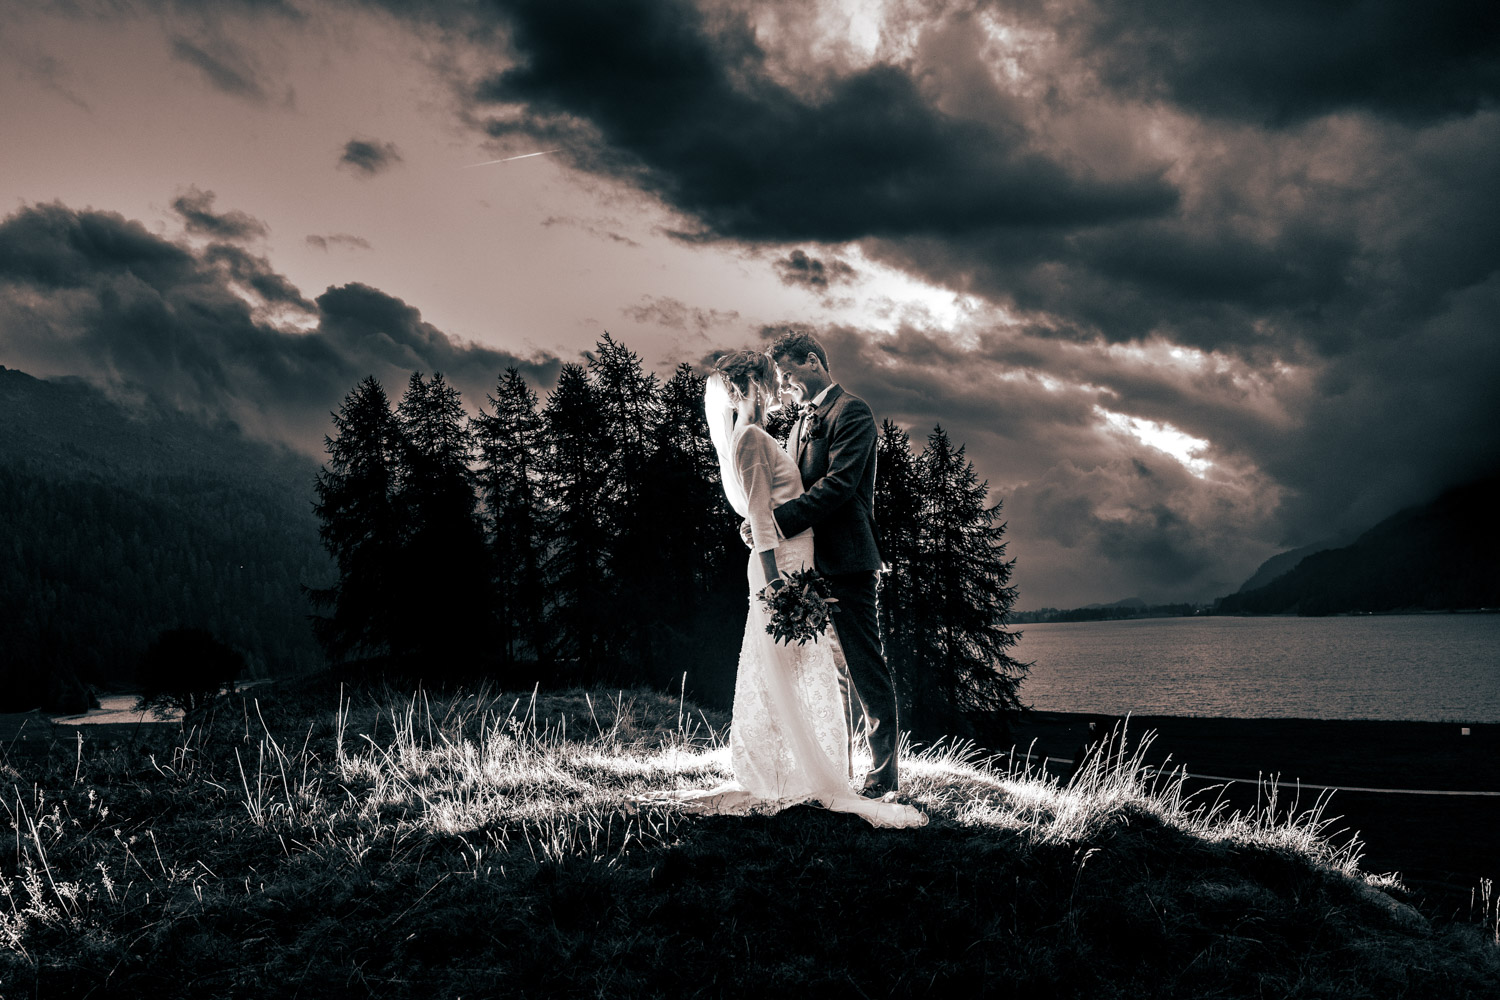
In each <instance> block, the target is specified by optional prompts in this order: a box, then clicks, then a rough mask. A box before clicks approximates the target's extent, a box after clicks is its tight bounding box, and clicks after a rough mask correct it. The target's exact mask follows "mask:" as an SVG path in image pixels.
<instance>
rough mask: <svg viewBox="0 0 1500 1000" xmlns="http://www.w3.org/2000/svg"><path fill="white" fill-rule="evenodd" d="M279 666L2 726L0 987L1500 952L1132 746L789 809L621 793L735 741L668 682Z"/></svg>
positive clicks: (1223, 965) (1262, 961) (711, 984)
mask: <svg viewBox="0 0 1500 1000" xmlns="http://www.w3.org/2000/svg"><path fill="white" fill-rule="evenodd" d="M271 688H272V689H270V690H268V689H265V688H262V689H258V690H257V691H256V692H253V694H254V695H255V697H244V698H237V699H236V700H235V701H233V702H232V703H230V704H226V705H225V706H223V707H222V708H221V709H220V711H219V713H218V715H217V716H216V718H215V719H214V720H213V722H212V724H211V725H209V726H207V727H204V728H200V729H197V730H195V731H192V732H190V733H188V734H186V735H183V734H178V733H177V732H176V731H175V730H172V729H171V728H166V729H165V731H157V732H155V733H153V734H152V735H150V736H148V737H146V738H145V739H143V740H140V741H138V742H135V743H129V742H127V743H124V744H122V745H118V746H110V745H108V742H107V740H106V739H105V738H103V737H102V736H93V734H90V735H89V737H86V738H85V739H83V740H82V741H79V740H78V739H76V738H70V739H69V740H54V741H37V742H31V741H28V742H26V743H20V742H12V743H11V744H10V746H9V749H8V750H7V752H6V756H5V758H4V759H3V760H0V779H3V784H4V785H7V786H9V787H7V788H5V789H4V791H5V795H4V799H5V800H7V801H6V804H5V805H4V807H3V813H4V815H5V819H6V821H7V822H8V825H9V827H10V829H8V830H6V831H5V834H6V836H5V842H13V844H14V847H13V848H10V849H7V850H6V851H5V853H4V868H3V874H4V877H5V886H6V889H7V892H6V895H7V899H6V900H5V901H3V902H0V995H5V996H10V995H16V996H23V995H24V996H32V995H37V996H55V997H64V996H83V995H93V996H108V995H121V996H139V995H151V996H154V997H158V998H161V1000H167V998H171V997H186V996H292V995H303V996H309V997H329V996H360V997H369V996H381V997H386V996H390V997H406V996H423V997H449V996H453V997H457V996H495V995H572V996H684V995H686V996H692V995H702V996H718V995H731V996H734V995H740V996H752V995H755V996H759V995H765V994H767V993H776V992H784V991H787V990H793V989H796V990H801V991H804V992H806V991H814V992H816V993H819V994H826V995H847V996H867V997H874V996H913V995H926V994H929V993H930V994H931V995H934V996H938V995H955V994H956V993H961V994H962V995H977V994H982V993H985V992H997V993H1000V992H1014V993H1015V994H1016V995H1021V996H1037V997H1090V998H1108V997H1141V996H1150V997H1209V996H1212V997H1241V996H1244V997H1261V996H1275V997H1313V996H1317V997H1350V998H1352V997H1377V996H1378V997H1387V996H1411V997H1422V998H1441V997H1485V996H1493V991H1494V983H1495V982H1496V981H1500V942H1497V937H1500V924H1497V922H1496V921H1497V920H1500V915H1497V912H1496V909H1495V906H1496V904H1495V902H1494V900H1493V898H1491V899H1490V900H1488V901H1486V900H1483V899H1481V900H1479V901H1478V902H1477V904H1476V908H1475V910H1474V911H1473V912H1471V913H1470V914H1468V919H1461V920H1456V921H1449V920H1444V919H1437V920H1434V919H1431V918H1430V917H1431V915H1427V916H1424V915H1423V914H1422V913H1421V912H1419V911H1418V910H1417V909H1415V908H1414V907H1413V906H1412V905H1410V904H1412V903H1418V904H1420V903H1421V902H1422V899H1421V898H1420V894H1419V893H1413V892H1410V891H1408V890H1407V889H1405V888H1403V887H1401V886H1400V885H1398V884H1396V883H1395V882H1394V881H1393V880H1391V879H1389V878H1378V877H1371V876H1369V875H1366V874H1364V872H1363V871H1362V867H1361V865H1360V863H1359V860H1358V850H1359V845H1358V844H1356V843H1351V842H1350V841H1349V840H1348V839H1347V837H1340V838H1336V839H1335V840H1334V842H1332V843H1330V842H1329V841H1328V840H1327V839H1325V838H1324V836H1323V834H1325V833H1328V832H1330V830H1329V829H1327V828H1325V826H1324V825H1323V824H1324V820H1325V819H1326V817H1320V816H1319V815H1317V814H1316V813H1308V812H1303V813H1299V814H1295V815H1288V814H1287V813H1286V811H1285V801H1284V800H1283V804H1282V806H1281V807H1280V808H1279V809H1278V810H1277V811H1276V812H1275V813H1274V814H1273V813H1271V812H1269V811H1267V810H1266V809H1260V810H1251V811H1249V812H1248V813H1247V812H1238V813H1235V812H1231V811H1230V810H1229V809H1226V808H1222V807H1221V808H1220V809H1219V810H1218V811H1217V812H1214V811H1212V810H1208V809H1205V808H1195V806H1194V803H1193V802H1192V801H1188V800H1185V795H1186V789H1185V788H1184V784H1183V782H1182V781H1181V780H1180V779H1173V778H1171V777H1165V776H1161V775H1160V774H1159V773H1154V772H1151V771H1149V770H1148V769H1147V767H1146V764H1145V761H1146V759H1147V756H1148V754H1149V753H1150V749H1149V747H1148V748H1147V750H1146V751H1145V752H1144V753H1140V752H1129V753H1123V754H1122V753H1115V754H1112V755H1106V756H1104V757H1101V758H1099V764H1098V766H1097V767H1095V768H1093V769H1092V770H1091V771H1090V772H1088V773H1087V774H1086V775H1085V776H1084V778H1083V780H1082V781H1081V782H1078V783H1075V785H1074V786H1073V787H1072V788H1063V787H1061V786H1060V785H1059V784H1058V782H1057V780H1056V778H1055V777H1054V776H1051V775H1049V774H1047V773H1046V772H1045V771H1043V770H1041V769H1040V768H1032V769H1030V770H1025V769H1021V768H1018V767H1016V766H1006V765H1003V764H997V763H994V762H991V763H989V764H986V763H985V762H983V761H980V760H976V759H974V758H973V756H972V755H966V754H964V753H963V752H961V751H959V750H957V749H954V748H947V749H944V748H943V747H939V748H937V749H936V750H928V751H926V752H924V753H921V754H919V755H917V756H916V757H914V758H913V759H912V761H911V763H910V765H909V766H908V769H907V772H906V773H907V778H906V784H907V791H908V794H909V795H910V797H911V799H912V801H914V802H915V803H917V804H918V805H920V806H921V807H922V808H924V809H926V810H927V811H928V812H929V814H930V815H931V816H932V823H931V824H930V825H929V826H928V827H926V828H923V829H919V830H899V831H892V830H874V829H871V828H869V827H867V826H865V825H863V824H862V823H861V822H860V821H859V820H857V819H855V818H853V817H850V816H847V815H838V814H830V813H827V812H825V811H822V810H817V809H812V808H807V807H797V808H793V809H791V810H788V811H786V812H784V813H782V814H780V815H777V816H766V817H752V818H749V819H733V818H727V817H698V816H691V815H684V814H682V813H680V812H676V811H673V810H672V809H669V808H664V807H648V808H645V809H633V808H632V807H631V805H630V803H631V797H632V796H634V795H639V794H641V793H646V792H650V791H653V790H660V789H664V788H673V787H701V786H706V785H708V784H711V783H713V782H714V781H716V780H718V778H719V777H720V776H721V775H723V773H724V768H725V766H726V764H725V753H724V751H723V748H722V745H721V739H720V735H721V733H722V727H723V725H724V722H725V720H724V719H723V718H722V717H719V716H714V715H711V714H709V713H704V712H701V711H699V710H697V709H695V708H694V707H693V706H691V705H690V704H683V703H680V702H679V701H677V700H676V699H671V698H667V697H664V696H661V695H656V694H650V693H646V692H624V693H608V692H567V693H560V694H554V695H550V696H543V697H541V698H538V699H535V700H528V699H526V698H524V697H523V698H521V699H519V700H518V699H517V698H516V697H515V696H513V695H505V696H492V695H489V694H485V693H481V694H479V695H472V694H471V695H467V696H461V697H460V696H453V697H447V698H441V699H440V698H436V697H433V698H428V697H426V696H423V695H420V694H419V695H416V696H410V695H408V694H404V693H403V694H397V693H393V692H386V693H384V694H376V693H353V694H348V693H346V694H345V695H344V696H343V697H341V696H340V693H339V692H338V690H337V689H329V688H327V687H320V686H319V685H316V684H315V685H310V686H303V687H301V688H298V687H295V686H293V685H274V686H271ZM1189 763H1190V764H1191V763H1192V762H1191V761H1190V762H1189ZM1208 801H1210V802H1211V801H1212V800H1208ZM1308 804H1310V803H1308V802H1304V803H1303V804H1302V805H1303V806H1304V807H1305V806H1307V805H1308ZM1339 825H1340V826H1342V825H1343V823H1340V824H1339Z"/></svg>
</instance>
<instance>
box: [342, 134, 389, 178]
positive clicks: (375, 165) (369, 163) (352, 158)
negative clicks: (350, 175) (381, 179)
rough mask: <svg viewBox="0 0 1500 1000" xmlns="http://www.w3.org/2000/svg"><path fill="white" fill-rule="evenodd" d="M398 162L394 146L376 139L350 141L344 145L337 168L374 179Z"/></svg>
mask: <svg viewBox="0 0 1500 1000" xmlns="http://www.w3.org/2000/svg"><path fill="white" fill-rule="evenodd" d="M400 162H401V154H400V152H399V151H398V150H397V149H396V144H395V143H394V142H381V141H379V140H378V139H350V140H349V141H348V142H346V143H344V152H343V154H342V155H341V156H340V157H339V166H341V167H348V168H349V169H350V170H352V171H353V172H354V173H355V174H356V175H357V176H361V177H374V176H375V175H376V174H378V173H381V172H382V171H385V170H389V169H390V168H391V167H394V166H395V165H396V164H398V163H400Z"/></svg>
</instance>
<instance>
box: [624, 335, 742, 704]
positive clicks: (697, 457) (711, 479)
mask: <svg viewBox="0 0 1500 1000" xmlns="http://www.w3.org/2000/svg"><path fill="white" fill-rule="evenodd" d="M703 386H704V378H703V376H701V375H698V374H697V373H696V372H694V371H693V369H692V368H691V367H690V366H688V365H686V364H682V365H678V366H677V370H676V371H675V372H674V373H673V375H672V377H671V379H669V380H668V381H667V383H666V384H665V385H663V386H662V387H661V390H660V400H661V408H660V419H659V421H658V423H657V431H656V446H655V449H654V450H653V452H652V455H651V461H650V463H649V465H648V470H647V475H646V491H645V494H644V498H643V502H642V508H643V511H644V518H643V520H644V521H645V522H646V523H647V524H648V525H649V532H650V534H649V541H650V546H649V548H648V556H647V559H646V560H645V562H644V565H646V566H648V567H649V568H650V573H651V578H650V581H649V585H648V590H646V591H643V592H644V593H648V594H649V597H650V600H649V601H648V602H646V604H645V606H644V608H643V611H642V614H643V617H644V622H645V623H646V624H647V626H648V627H649V630H650V632H651V639H652V650H653V657H652V663H651V667H650V670H651V672H650V673H648V674H647V679H649V680H651V681H653V682H655V683H658V684H661V685H666V684H671V683H677V682H679V681H680V680H681V679H682V676H683V674H684V673H687V674H689V678H688V679H689V682H690V683H691V684H692V685H693V686H694V687H695V688H696V689H697V691H698V692H699V694H700V695H701V696H704V697H708V698H710V699H717V700H720V701H727V700H728V697H729V695H730V692H731V691H732V682H733V676H732V674H733V664H734V662H735V660H736V658H737V651H738V648H739V647H738V643H739V640H740V636H741V634H742V633H743V630H744V617H745V603H744V602H745V598H744V589H745V582H744V581H745V560H746V558H747V552H746V549H745V545H744V543H743V542H742V541H740V537H739V517H738V516H737V515H736V514H735V513H734V512H733V510H731V508H730V507H729V505H728V504H727V503H726V502H725V500H724V491H723V488H722V487H721V485H720V483H719V462H718V457H717V455H716V454H715V453H714V446H713V441H712V440H711V439H710V438H709V435H708V423H707V421H706V420H705V419H704V415H703ZM714 664H723V665H724V666H725V668H726V669H723V670H712V669H705V668H707V667H711V666H712V665H714Z"/></svg>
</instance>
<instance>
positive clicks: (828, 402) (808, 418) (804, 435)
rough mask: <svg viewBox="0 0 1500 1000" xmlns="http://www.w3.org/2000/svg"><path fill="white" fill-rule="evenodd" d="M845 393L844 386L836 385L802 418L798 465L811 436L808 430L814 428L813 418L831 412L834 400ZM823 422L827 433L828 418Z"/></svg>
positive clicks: (798, 445)
mask: <svg viewBox="0 0 1500 1000" xmlns="http://www.w3.org/2000/svg"><path fill="white" fill-rule="evenodd" d="M843 394H844V387H843V386H841V385H835V386H834V387H833V388H832V389H829V390H828V395H826V396H824V397H823V402H821V403H819V404H818V405H817V406H816V407H815V408H814V409H813V411H812V412H811V413H809V414H807V415H805V416H804V417H803V418H802V426H801V428H800V429H799V433H798V435H797V465H798V467H799V468H800V467H801V465H802V453H803V452H804V451H806V450H807V444H808V437H809V435H808V431H809V430H811V429H812V422H813V418H814V417H818V416H823V415H826V414H827V413H828V412H830V411H831V410H832V409H833V403H834V401H835V400H836V399H838V398H839V397H840V396H842V395H843ZM823 423H824V428H825V429H824V432H823V433H825V434H826V433H828V431H827V429H826V428H827V423H828V422H827V420H824V421H823Z"/></svg>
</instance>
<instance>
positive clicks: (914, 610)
mask: <svg viewBox="0 0 1500 1000" xmlns="http://www.w3.org/2000/svg"><path fill="white" fill-rule="evenodd" d="M916 482H917V486H918V495H919V496H920V497H921V498H922V506H921V511H920V515H919V518H918V521H917V531H916V539H917V542H916V547H915V551H914V552H913V553H912V556H911V567H912V568H911V580H912V581H913V586H912V590H911V599H910V605H909V607H910V610H909V612H908V614H909V618H910V624H911V627H912V628H914V629H916V630H917V640H916V642H915V643H914V644H913V649H914V653H913V662H912V663H911V664H910V670H911V673H910V674H909V675H908V683H909V684H910V686H911V692H912V695H911V697H912V705H913V709H914V713H913V723H914V724H917V723H922V722H928V721H930V722H936V723H938V724H939V728H942V729H945V730H947V731H950V732H951V731H954V730H955V729H958V728H961V727H959V726H958V724H957V723H958V720H957V717H956V713H981V712H982V713H996V712H1002V711H1006V710H1014V709H1018V708H1020V707H1021V703H1020V700H1019V698H1018V696H1017V689H1018V686H1019V684H1020V682H1021V678H1022V675H1023V674H1024V673H1025V672H1026V665H1025V664H1023V663H1020V662H1018V661H1016V660H1015V659H1013V658H1012V657H1011V656H1010V652H1009V651H1010V649H1011V647H1013V646H1014V645H1015V644H1016V642H1017V641H1018V640H1019V639H1020V636H1019V634H1017V633H1014V632H1010V631H1008V630H1007V629H1006V628H1005V624H1006V622H1007V620H1008V615H1009V613H1010V610H1011V606H1012V605H1013V604H1014V602H1015V599H1016V590H1015V588H1014V587H1012V586H1010V585H1009V584H1010V576H1011V571H1012V569H1013V567H1014V565H1015V561H1014V560H1009V561H1007V560H1006V558H1005V545H1004V543H1003V542H1002V541H1001V539H1002V537H1003V536H1004V534H1005V525H1004V523H1000V524H996V523H995V522H996V519H997V518H998V516H999V513H1000V504H999V503H998V502H997V503H996V504H994V505H993V506H986V498H987V494H988V491H989V484H988V483H982V482H980V481H979V479H978V476H977V475H976V474H975V472H974V466H973V464H972V463H970V462H969V461H968V460H967V459H965V457H964V449H963V448H962V447H960V448H957V449H954V447H953V446H952V444H951V442H950V441H949V440H948V435H947V433H946V432H945V431H944V430H943V429H942V427H936V428H934V429H933V432H932V434H931V435H930V436H929V437H928V439H927V447H926V449H924V450H923V452H922V454H921V456H920V457H919V458H918V459H917V461H916ZM945 719H946V720H948V721H949V723H950V724H948V725H946V726H945V725H942V722H943V721H944V720H945Z"/></svg>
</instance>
